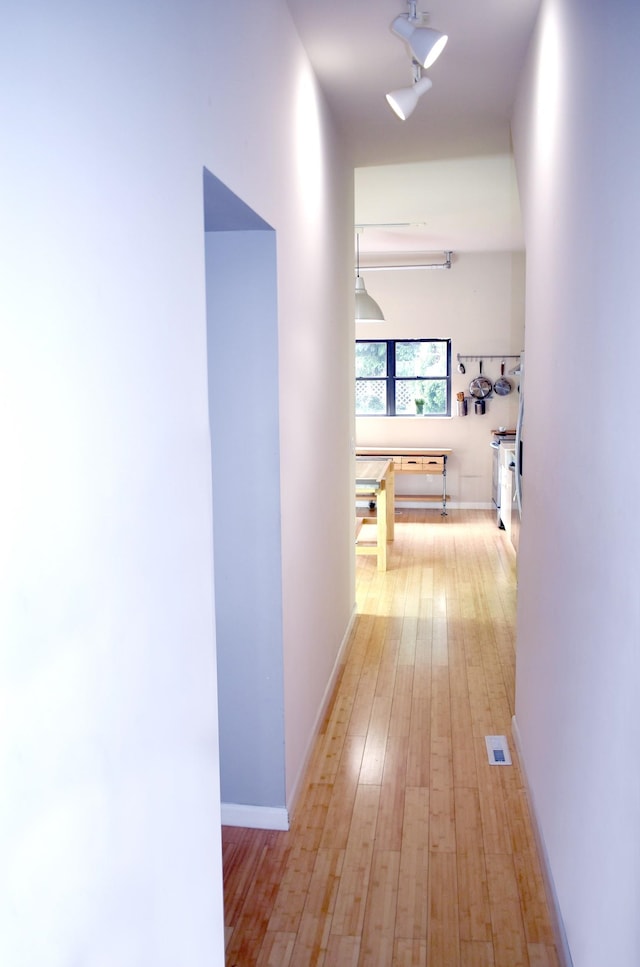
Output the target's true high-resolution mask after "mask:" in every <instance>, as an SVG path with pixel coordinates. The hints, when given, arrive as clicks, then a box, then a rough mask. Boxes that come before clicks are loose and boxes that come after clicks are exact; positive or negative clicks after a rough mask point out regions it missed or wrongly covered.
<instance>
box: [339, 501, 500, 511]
mask: <svg viewBox="0 0 640 967" xmlns="http://www.w3.org/2000/svg"><path fill="white" fill-rule="evenodd" d="M368 506H369V503H368V501H365V500H357V501H356V507H363V508H364V507H368ZM404 508H410V509H412V510H430V509H431V510H437V511H438V512H440V511H441V510H442V502H441V501H437V500H431V501H429V502H425V501H424V500H403V501H401V502H400V501H399V502H398V503H397V504H396V510H403V509H404ZM447 510H448V511H449V510H493V511H495V507H494V505H493V504H492V503H491V501H490V500H488V501H487V500H476V501H473V500H448V501H447Z"/></svg>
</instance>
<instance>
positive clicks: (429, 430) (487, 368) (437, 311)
mask: <svg viewBox="0 0 640 967" xmlns="http://www.w3.org/2000/svg"><path fill="white" fill-rule="evenodd" d="M437 260H438V259H437V258H434V261H437ZM362 275H363V278H364V280H365V285H366V287H367V292H369V294H370V295H372V296H373V298H374V299H375V300H376V301H377V302H378V304H379V305H380V307H381V308H382V311H383V312H384V315H385V322H384V323H358V324H357V326H356V339H381V338H382V339H424V338H428V337H431V336H433V337H435V338H442V339H447V338H449V339H451V341H452V347H451V351H452V369H453V382H452V399H453V403H452V412H453V413H455V400H456V394H457V393H458V392H459V391H463V392H464V393H465V394H466V395H467V396H468V395H469V383H470V381H471V380H472V379H473V378H474V377H475V376H477V375H478V373H479V366H478V363H477V362H466V363H465V366H466V369H467V371H466V373H465V374H464V375H461V374H459V373H458V368H457V360H456V354H457V353H460V354H462V355H476V354H478V355H479V354H482V353H486V354H488V355H494V354H496V353H498V354H502V353H507V354H509V353H519V352H520V350H521V349H522V346H523V338H524V255H523V254H522V253H521V252H515V253H514V252H504V253H466V252H463V253H461V254H458V255H454V258H453V265H452V267H451V269H446V270H445V269H436V270H426V271H420V270H402V271H381V272H375V271H364V270H362ZM516 363H517V360H507V365H506V367H505V373H507V372H508V370H509V368H513V367H514V366H515V365H516ZM483 373H484V375H485V376H488V377H489V378H490V379H493V380H495V379H496V378H497V377H498V376H499V375H500V360H499V359H498V360H493V361H490V362H485V363H484V364H483ZM511 381H512V383H513V387H514V388H513V391H512V393H510V394H509V395H508V396H503V397H500V396H496V395H495V394H492V397H491V399H490V400H487V405H486V412H485V414H484V415H482V416H481V415H478V414H476V413H475V412H474V409H473V401H472V400H470V401H469V404H468V406H469V409H468V416H466V417H456V416H453V417H452V418H422V419H421V418H419V417H369V416H367V417H358V418H357V419H356V441H357V443H358V444H360V445H361V446H367V445H369V446H377V445H388V446H416V447H419V446H425V447H429V446H443V447H452V448H453V450H454V452H453V454H452V455H451V457H450V458H449V461H448V470H447V491H448V493H449V494H450V496H451V499H452V503H453V504H457V505H462V506H487V507H488V506H490V504H491V459H492V452H491V450H490V447H489V443H490V441H491V439H492V437H491V430H492V429H496V428H497V427H498V426H510V427H515V421H516V416H517V411H518V400H517V396H518V394H517V392H516V388H517V385H518V381H517V377H511ZM431 483H432V484H433V485H436V484H437V480H436V478H434V479H433V481H431ZM397 485H398V491H399V492H403V491H406V492H407V493H412V492H419V491H420V488H421V487H422V488H423V489H424V487H425V481H424V478H413V477H402V478H399V479H398V481H397Z"/></svg>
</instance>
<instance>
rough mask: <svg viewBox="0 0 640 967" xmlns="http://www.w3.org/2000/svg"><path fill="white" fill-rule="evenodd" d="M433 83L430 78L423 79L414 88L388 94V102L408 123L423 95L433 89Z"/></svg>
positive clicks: (402, 88) (400, 89)
mask: <svg viewBox="0 0 640 967" xmlns="http://www.w3.org/2000/svg"><path fill="white" fill-rule="evenodd" d="M432 86H433V85H432V82H431V80H430V78H428V77H421V78H420V80H418V81H416V82H415V84H414V85H413V87H401V88H399V89H398V90H397V91H391V92H390V93H389V94H387V101H388V102H389V104H390V105H391V107H392V108H393V110H394V111H395V112H396V114H397V115H398V117H399V118H400V119H401V120H402V121H406V120H407V118H408V117H409V115H410V114H412V113H413V111H414V109H415V106H416V104H417V103H418V101H419V99H420V98H421V97H422V95H423V94H424V93H425V92H426V91H428V90H430V89H431V87H432Z"/></svg>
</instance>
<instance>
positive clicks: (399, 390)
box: [356, 339, 451, 416]
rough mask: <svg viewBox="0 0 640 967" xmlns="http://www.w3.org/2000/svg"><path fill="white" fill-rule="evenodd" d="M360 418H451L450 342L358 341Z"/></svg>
mask: <svg viewBox="0 0 640 967" xmlns="http://www.w3.org/2000/svg"><path fill="white" fill-rule="evenodd" d="M356 416H451V340H450V339H402V340H400V339H378V340H376V341H375V342H369V341H365V340H363V339H357V340H356Z"/></svg>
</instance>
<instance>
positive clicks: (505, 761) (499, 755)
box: [484, 735, 511, 766]
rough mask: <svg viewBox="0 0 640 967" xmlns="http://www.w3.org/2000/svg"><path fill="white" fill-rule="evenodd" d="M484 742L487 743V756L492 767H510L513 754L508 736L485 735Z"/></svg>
mask: <svg viewBox="0 0 640 967" xmlns="http://www.w3.org/2000/svg"><path fill="white" fill-rule="evenodd" d="M484 741H485V742H486V743H487V755H488V756H489V765H491V766H510V765H511V753H510V752H509V745H508V743H507V737H506V735H485V737H484Z"/></svg>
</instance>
